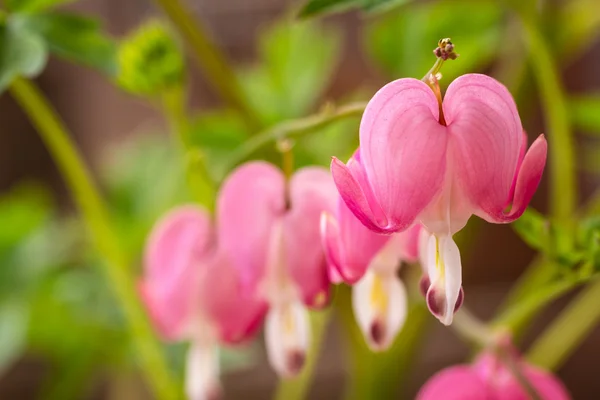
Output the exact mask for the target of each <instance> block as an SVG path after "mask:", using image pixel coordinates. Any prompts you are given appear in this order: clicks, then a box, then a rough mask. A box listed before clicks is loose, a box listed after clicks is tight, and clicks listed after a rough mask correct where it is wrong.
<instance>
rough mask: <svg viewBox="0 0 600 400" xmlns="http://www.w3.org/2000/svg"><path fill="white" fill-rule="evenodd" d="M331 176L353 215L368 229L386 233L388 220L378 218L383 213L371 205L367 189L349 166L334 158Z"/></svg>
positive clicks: (373, 204) (374, 205)
mask: <svg viewBox="0 0 600 400" xmlns="http://www.w3.org/2000/svg"><path fill="white" fill-rule="evenodd" d="M331 175H332V176H333V180H334V181H335V185H336V186H337V189H338V192H339V194H340V196H341V197H342V199H343V200H344V202H345V203H346V205H347V206H348V208H349V209H350V210H351V211H352V213H353V214H354V215H355V216H356V218H358V219H359V220H360V222H362V224H363V225H365V226H366V227H367V228H369V229H371V230H372V231H375V232H386V226H387V219H386V218H385V216H382V217H379V218H378V217H377V215H378V214H381V215H383V214H382V212H379V213H378V212H377V211H376V210H377V209H378V208H379V206H378V205H377V204H376V203H371V202H370V201H369V197H368V196H367V194H366V192H367V190H368V189H367V188H364V187H363V186H362V185H361V184H360V181H359V180H358V179H357V178H356V177H355V176H353V174H352V170H351V169H350V168H349V166H348V165H345V164H344V163H343V162H341V161H340V160H338V159H337V158H335V157H333V159H332V160H331Z"/></svg>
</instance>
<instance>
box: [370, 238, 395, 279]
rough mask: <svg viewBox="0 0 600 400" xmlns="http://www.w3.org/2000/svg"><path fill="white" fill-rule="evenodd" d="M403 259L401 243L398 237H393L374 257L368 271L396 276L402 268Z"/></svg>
mask: <svg viewBox="0 0 600 400" xmlns="http://www.w3.org/2000/svg"><path fill="white" fill-rule="evenodd" d="M401 257H402V247H401V242H400V240H399V239H398V235H393V236H391V237H390V239H389V240H388V241H387V243H386V244H385V245H384V246H383V247H382V248H381V249H380V250H379V252H378V253H377V254H376V255H375V257H373V259H372V260H371V262H370V263H369V266H368V268H367V269H368V270H370V271H374V272H376V273H381V274H383V275H389V274H394V273H395V272H396V271H397V270H398V267H399V266H400V262H401Z"/></svg>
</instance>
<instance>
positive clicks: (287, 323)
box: [283, 307, 296, 335]
mask: <svg viewBox="0 0 600 400" xmlns="http://www.w3.org/2000/svg"><path fill="white" fill-rule="evenodd" d="M283 330H284V332H285V333H286V334H287V335H290V334H293V333H294V331H295V330H296V321H295V320H294V311H293V310H292V308H291V307H286V308H285V309H284V311H283Z"/></svg>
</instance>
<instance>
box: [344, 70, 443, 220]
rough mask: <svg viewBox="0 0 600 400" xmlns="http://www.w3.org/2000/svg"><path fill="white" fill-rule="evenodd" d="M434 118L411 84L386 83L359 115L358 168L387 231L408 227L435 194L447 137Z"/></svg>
mask: <svg viewBox="0 0 600 400" xmlns="http://www.w3.org/2000/svg"><path fill="white" fill-rule="evenodd" d="M438 117H439V108H438V102H437V100H436V98H435V95H434V94H433V91H432V90H431V89H430V88H429V87H428V86H427V85H426V84H425V83H423V82H421V81H419V80H416V79H399V80H396V81H393V82H391V83H388V84H387V85H385V86H384V87H383V88H381V89H380V90H379V91H378V92H377V93H376V94H375V96H374V97H373V98H372V99H371V101H370V102H369V104H368V105H367V108H366V109H365V112H364V114H363V118H362V121H361V124H360V145H361V158H362V159H361V162H362V164H363V165H364V169H365V171H366V176H367V179H368V182H369V183H370V185H371V187H372V189H373V194H374V196H375V198H376V199H377V201H378V202H379V205H380V206H381V209H382V210H383V213H384V215H385V216H386V217H387V224H388V225H387V227H385V228H386V229H387V230H388V231H402V230H404V229H406V228H407V227H409V226H410V225H411V224H412V223H413V221H414V220H415V217H416V216H417V215H418V214H419V212H421V210H423V209H424V208H425V207H426V206H427V205H428V204H429V202H431V200H432V199H433V197H434V196H435V195H436V194H437V193H438V191H439V190H440V189H441V186H442V182H443V179H444V175H445V164H446V144H447V140H448V135H447V134H446V131H445V128H444V127H443V126H442V125H440V124H439V122H438ZM336 181H337V179H336ZM338 186H339V185H338ZM340 192H341V190H340ZM345 200H346V199H345ZM349 206H350V205H349ZM350 208H351V209H352V210H353V211H356V210H354V209H353V207H352V206H350ZM359 218H360V219H361V221H362V220H363V218H361V217H360V216H359Z"/></svg>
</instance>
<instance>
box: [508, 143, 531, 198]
mask: <svg viewBox="0 0 600 400" xmlns="http://www.w3.org/2000/svg"><path fill="white" fill-rule="evenodd" d="M527 142H528V139H527V132H525V131H523V141H522V142H521V150H520V151H519V159H518V161H517V173H516V174H515V176H514V177H513V182H512V185H511V187H510V192H509V194H508V199H506V204H505V206H509V205H510V203H511V202H512V199H513V197H514V196H515V187H516V186H517V177H518V176H519V173H518V171H519V170H520V169H521V165H522V164H523V159H524V158H525V153H527Z"/></svg>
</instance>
